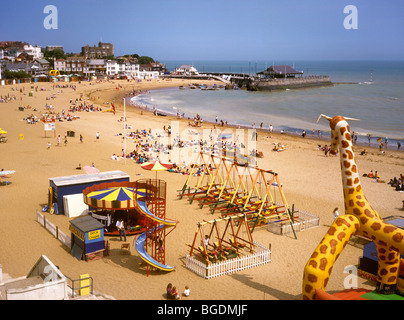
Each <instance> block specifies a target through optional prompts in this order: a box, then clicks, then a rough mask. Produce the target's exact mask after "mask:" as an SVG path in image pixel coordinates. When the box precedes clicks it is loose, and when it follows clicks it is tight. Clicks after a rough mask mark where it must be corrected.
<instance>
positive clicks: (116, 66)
mask: <svg viewBox="0 0 404 320" xmlns="http://www.w3.org/2000/svg"><path fill="white" fill-rule="evenodd" d="M106 73H107V75H108V76H116V77H125V76H126V77H128V78H132V79H137V78H138V77H139V65H138V64H134V63H130V62H118V61H116V60H108V61H107V63H106Z"/></svg>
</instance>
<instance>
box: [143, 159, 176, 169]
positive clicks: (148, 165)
mask: <svg viewBox="0 0 404 320" xmlns="http://www.w3.org/2000/svg"><path fill="white" fill-rule="evenodd" d="M141 167H142V169H145V170H150V171H164V170H168V169H170V168H172V167H173V165H172V163H167V162H160V161H153V162H145V163H143V164H142V165H141Z"/></svg>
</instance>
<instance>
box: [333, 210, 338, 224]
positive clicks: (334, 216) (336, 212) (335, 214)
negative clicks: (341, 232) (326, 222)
mask: <svg viewBox="0 0 404 320" xmlns="http://www.w3.org/2000/svg"><path fill="white" fill-rule="evenodd" d="M332 214H333V220H332V222H334V221H335V219H337V218H338V217H339V212H338V208H335V209H334V211H333V212H332Z"/></svg>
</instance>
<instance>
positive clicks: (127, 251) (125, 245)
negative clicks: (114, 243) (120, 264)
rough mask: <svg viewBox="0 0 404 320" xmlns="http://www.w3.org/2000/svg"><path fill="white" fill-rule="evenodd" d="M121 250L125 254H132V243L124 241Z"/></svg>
mask: <svg viewBox="0 0 404 320" xmlns="http://www.w3.org/2000/svg"><path fill="white" fill-rule="evenodd" d="M121 251H122V253H123V254H130V243H129V242H125V243H122V244H121Z"/></svg>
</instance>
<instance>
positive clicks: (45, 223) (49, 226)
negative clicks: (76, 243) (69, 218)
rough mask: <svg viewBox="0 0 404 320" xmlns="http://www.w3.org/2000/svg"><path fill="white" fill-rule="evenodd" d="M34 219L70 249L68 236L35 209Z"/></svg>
mask: <svg viewBox="0 0 404 320" xmlns="http://www.w3.org/2000/svg"><path fill="white" fill-rule="evenodd" d="M36 220H37V221H38V222H39V223H40V224H41V225H42V226H43V227H44V228H45V229H46V230H48V231H49V232H50V233H51V234H52V235H53V236H54V237H55V238H56V239H58V240H59V241H60V242H62V243H63V244H64V245H65V246H67V247H68V248H69V249H70V246H71V242H70V237H69V236H67V235H66V234H65V233H63V232H62V231H60V230H59V228H58V227H57V226H55V225H54V224H53V223H52V222H50V221H48V220H46V218H45V216H44V215H43V214H42V213H41V212H39V211H37V212H36Z"/></svg>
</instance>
